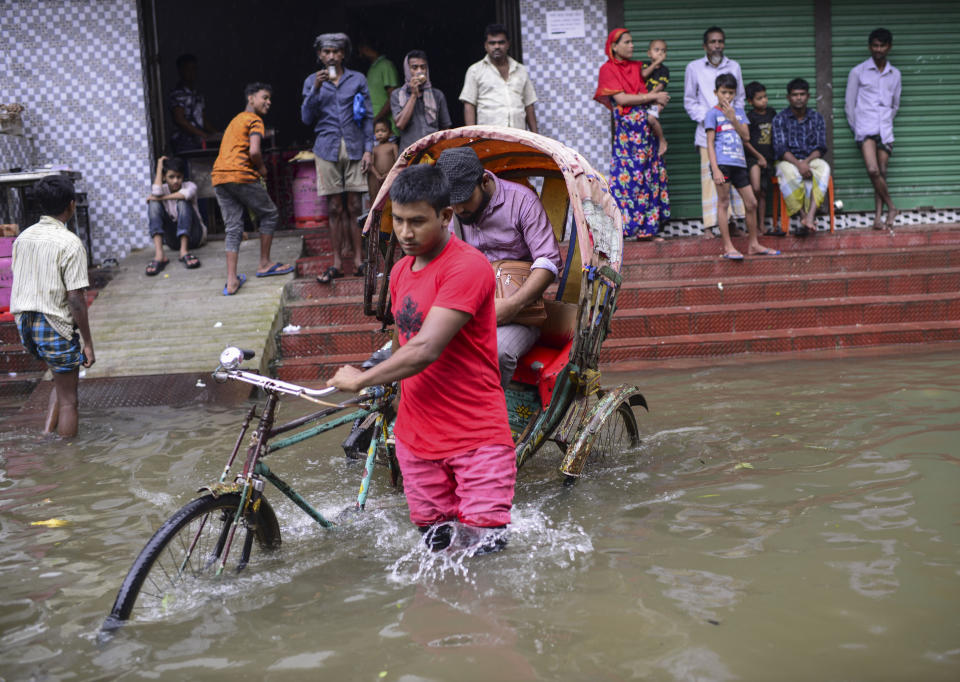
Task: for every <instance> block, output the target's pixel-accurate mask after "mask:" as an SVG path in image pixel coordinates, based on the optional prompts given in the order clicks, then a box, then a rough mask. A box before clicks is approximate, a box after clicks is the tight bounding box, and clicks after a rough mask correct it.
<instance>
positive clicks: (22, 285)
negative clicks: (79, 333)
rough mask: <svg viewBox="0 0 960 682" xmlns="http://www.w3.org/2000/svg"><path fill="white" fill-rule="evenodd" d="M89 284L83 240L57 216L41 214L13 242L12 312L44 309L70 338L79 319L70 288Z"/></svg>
mask: <svg viewBox="0 0 960 682" xmlns="http://www.w3.org/2000/svg"><path fill="white" fill-rule="evenodd" d="M88 286H90V282H89V280H88V279H87V252H86V251H85V250H84V248H83V242H81V241H80V238H79V237H77V235H75V234H74V233H73V232H71V231H70V230H68V229H67V226H66V225H64V224H63V223H61V222H60V221H59V220H57V219H56V218H52V217H50V216H48V215H45V216H43V217H41V218H40V222H38V223H37V224H35V225H31V226H30V227H28V228H27V229H26V230H24V231H23V232H21V233H20V236H19V237H17V240H16V241H15V242H14V243H13V290H12V291H11V292H10V312H11V313H14V314H15V315H16V314H17V313H24V312H28V311H36V312H38V313H43V314H44V316H46V318H47V320H49V322H50V325H51V326H52V327H53V328H54V329H56V330H57V333H58V334H60V336H62V337H64V338H65V339H70V338H72V337H73V329H74V326H75V323H74V320H73V315H71V314H70V308H69V307H68V306H67V292H68V291H74V290H76V289H85V288H86V287H88ZM18 320H19V316H18Z"/></svg>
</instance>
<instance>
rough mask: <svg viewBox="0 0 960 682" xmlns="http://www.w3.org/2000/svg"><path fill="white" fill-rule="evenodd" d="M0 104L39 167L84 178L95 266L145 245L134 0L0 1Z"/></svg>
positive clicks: (145, 167) (142, 113)
mask: <svg viewBox="0 0 960 682" xmlns="http://www.w3.org/2000/svg"><path fill="white" fill-rule="evenodd" d="M0 35H2V36H3V48H2V49H0V73H2V74H3V77H2V78H0V102H19V103H21V104H23V105H24V106H25V107H26V111H25V112H24V126H25V128H26V132H27V133H28V134H30V135H33V136H34V138H35V150H36V156H37V162H38V163H39V164H52V165H62V166H68V167H70V168H72V169H74V170H78V171H80V172H81V173H82V174H83V180H84V182H83V187H79V188H78V189H80V190H81V191H86V193H87V196H88V197H89V201H90V224H91V226H92V228H93V251H94V253H93V256H94V261H96V262H101V261H103V260H104V259H105V258H109V257H113V258H119V257H122V256H124V255H126V254H127V253H128V252H129V251H130V249H131V248H137V247H142V246H145V245H146V244H147V241H148V235H147V230H146V209H145V208H144V206H145V204H144V201H143V198H144V196H145V195H146V193H147V192H148V191H149V188H148V184H149V181H150V171H151V161H150V145H149V141H148V128H147V115H146V111H147V107H146V102H145V96H144V87H143V65H142V59H141V51H140V34H139V26H138V22H137V4H136V0H96V1H94V2H90V1H87V0H3V2H0Z"/></svg>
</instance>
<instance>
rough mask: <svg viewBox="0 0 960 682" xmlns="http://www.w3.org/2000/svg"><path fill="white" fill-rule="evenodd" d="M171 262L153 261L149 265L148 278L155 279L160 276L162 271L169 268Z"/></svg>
mask: <svg viewBox="0 0 960 682" xmlns="http://www.w3.org/2000/svg"><path fill="white" fill-rule="evenodd" d="M169 262H170V261H167V260H152V261H150V262H149V263H147V277H153V276H154V275H157V274H159V273H160V271H161V270H163V269H164V268H165V267H167V263H169Z"/></svg>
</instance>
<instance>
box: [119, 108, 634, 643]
mask: <svg viewBox="0 0 960 682" xmlns="http://www.w3.org/2000/svg"><path fill="white" fill-rule="evenodd" d="M462 145H470V146H471V147H473V148H474V150H476V152H477V155H478V156H479V157H480V160H481V162H482V163H483V165H484V167H485V168H487V169H489V170H491V171H493V172H494V173H496V174H497V175H498V176H500V177H503V178H506V179H509V180H513V181H516V182H523V183H527V184H528V185H530V186H531V187H538V188H539V196H540V200H541V202H542V203H543V206H544V208H545V210H546V213H547V216H548V218H549V220H550V223H551V225H552V227H553V229H554V233H555V234H556V236H557V239H558V241H561V242H566V248H565V250H564V251H565V252H564V253H563V256H564V260H563V263H564V266H563V269H562V271H561V273H560V277H559V281H558V282H557V283H556V285H555V287H554V288H552V289H548V294H549V295H548V297H547V298H549V300H547V301H546V302H545V303H546V306H545V307H546V309H547V319H546V321H545V322H544V325H543V327H542V329H541V334H540V338H539V340H538V342H537V344H536V345H535V346H534V347H533V348H532V349H531V350H530V352H528V353H527V354H526V355H525V356H524V357H523V358H521V359H520V362H519V364H518V366H517V369H516V372H515V373H514V376H513V381H512V382H511V383H510V386H509V387H508V389H507V390H506V400H507V406H508V413H509V419H510V427H511V431H512V432H513V434H514V438H515V442H516V446H517V448H516V450H517V465H518V467H519V466H522V465H523V463H524V462H525V461H526V460H527V459H528V458H529V457H530V456H531V455H533V453H535V452H537V451H538V450H539V449H541V448H542V447H543V446H544V445H545V444H546V443H548V442H552V443H555V444H557V445H558V446H559V447H560V449H561V451H562V453H563V455H562V459H561V462H560V471H561V473H562V475H563V478H564V481H566V482H568V483H569V482H573V481H576V480H577V479H578V478H579V477H580V476H582V475H583V474H584V473H585V472H589V470H590V468H591V467H592V466H593V465H594V464H601V463H602V461H603V460H604V459H605V458H606V456H607V455H611V454H617V455H620V454H627V455H629V453H630V451H631V449H633V448H635V447H636V446H637V445H638V444H639V440H640V439H639V434H638V428H637V421H636V418H635V416H634V413H633V408H634V407H636V406H642V407H644V408H646V402H645V401H644V398H643V396H642V395H641V394H640V391H639V389H638V388H637V387H636V386H631V385H628V384H621V385H619V386H616V387H614V388H611V389H607V388H604V387H603V386H601V384H600V371H599V369H598V368H597V361H598V357H599V353H600V345H601V344H602V343H603V340H604V338H605V337H606V335H607V333H608V332H609V331H610V320H611V318H612V317H613V313H614V311H615V310H616V303H617V292H618V289H619V286H620V282H621V279H620V273H619V270H620V266H621V261H622V253H623V238H622V218H621V215H620V211H619V209H618V208H617V206H616V204H615V203H614V200H613V197H612V196H611V195H610V193H609V190H608V189H607V184H606V181H605V180H604V179H603V178H602V177H601V176H600V175H598V174H597V173H596V172H595V171H594V170H593V169H592V168H591V167H590V165H589V164H588V163H587V162H586V161H585V160H584V159H583V158H582V157H580V155H579V154H577V153H576V152H575V151H573V150H572V149H569V148H568V147H565V146H564V145H562V144H560V143H559V142H556V141H554V140H550V139H548V138H546V137H542V136H540V135H535V134H533V133H528V132H524V131H519V130H513V129H508V128H494V127H467V128H458V129H455V130H446V131H441V132H438V133H435V134H433V135H431V136H429V137H426V138H423V139H422V140H420V141H419V142H417V143H416V144H414V145H412V146H410V147H408V148H407V149H406V150H405V151H404V152H403V154H402V155H401V157H400V159H398V161H397V163H396V164H395V166H394V167H393V169H392V170H391V171H390V173H389V174H388V176H387V178H386V180H385V182H384V185H383V187H382V188H381V190H380V193H379V194H378V195H377V197H376V200H375V202H374V205H373V208H372V210H371V212H370V214H369V216H368V218H367V221H366V224H365V228H364V232H365V235H366V269H365V280H364V296H363V299H364V311H365V312H366V313H367V314H369V315H373V316H375V317H376V318H377V319H378V320H380V321H381V323H382V324H383V325H384V326H387V325H389V324H391V323H392V316H391V311H390V299H389V290H388V286H389V275H390V269H391V268H392V266H393V264H394V262H395V261H396V260H397V259H398V257H400V256H402V253H401V252H400V251H399V249H398V245H397V241H396V238H395V237H394V235H393V233H392V230H391V212H390V199H389V190H390V186H391V185H392V183H393V180H394V179H395V178H396V177H397V175H398V174H399V173H400V171H401V170H402V169H403V168H405V167H407V166H409V165H411V164H414V163H432V162H433V161H435V160H436V158H437V156H439V154H440V152H442V151H443V150H444V149H447V148H449V147H454V146H462ZM252 357H253V353H252V352H251V351H243V350H241V349H239V348H233V347H230V348H227V349H225V350H224V351H223V352H222V353H221V355H220V362H219V365H218V367H217V368H216V370H214V372H213V377H214V379H216V380H217V381H230V380H232V381H240V382H243V383H246V384H249V385H253V386H256V387H258V388H259V389H260V390H261V391H262V392H263V393H264V394H265V396H266V398H265V400H264V403H263V405H256V404H255V405H252V406H251V407H250V408H249V410H248V411H247V414H246V417H245V418H244V419H243V421H242V423H241V425H240V432H239V434H238V436H237V439H236V442H235V444H234V447H233V450H232V452H231V453H230V455H229V457H228V459H227V462H226V465H225V466H224V468H223V470H222V471H221V473H220V477H219V480H217V481H216V482H207V483H206V484H204V485H202V486H201V487H200V488H199V490H198V492H199V493H201V495H200V496H199V497H197V498H196V499H194V500H192V501H190V502H189V503H188V504H186V505H185V506H183V507H182V508H181V509H180V510H179V511H177V512H176V513H174V514H173V515H172V516H171V517H170V518H168V519H167V520H166V521H165V522H164V523H163V524H162V525H161V526H160V528H159V529H158V530H157V531H156V532H155V533H154V535H153V537H151V538H150V540H149V541H148V542H147V544H146V546H145V547H144V548H143V550H142V551H141V552H140V554H139V555H138V556H137V558H136V559H135V560H134V563H133V566H132V567H131V568H130V570H129V571H128V572H127V575H126V577H125V579H124V580H123V583H122V584H121V586H120V590H119V592H118V594H117V597H116V600H115V601H114V604H113V607H112V608H111V611H110V615H109V617H108V618H107V620H106V621H105V623H104V625H103V629H104V631H110V630H112V629H114V628H116V627H118V626H119V625H121V624H122V623H124V622H125V621H127V620H128V619H130V618H132V617H136V614H138V613H142V612H145V613H147V614H148V617H149V614H153V615H154V616H156V615H157V614H159V616H160V617H162V616H163V615H165V614H166V613H168V611H169V610H170V609H172V608H173V607H174V605H175V604H176V603H177V602H178V601H179V600H181V599H184V598H185V599H188V600H189V599H190V595H191V594H195V593H196V591H197V588H198V587H199V586H200V585H201V583H202V581H203V580H204V579H207V578H216V577H217V576H220V575H221V574H223V573H224V572H225V571H230V572H240V571H242V570H244V569H246V568H247V567H248V565H249V564H251V563H253V562H255V561H256V560H257V559H258V558H259V556H260V554H263V553H266V552H269V550H274V549H276V548H278V547H279V546H280V531H281V529H280V523H279V521H278V518H277V515H276V514H275V513H274V511H273V507H272V505H271V504H270V502H268V500H267V498H266V496H265V494H264V490H265V484H266V483H270V484H271V485H272V486H274V488H276V489H277V490H278V491H279V492H281V493H282V494H283V495H284V496H286V497H287V498H288V499H289V500H290V501H292V502H293V503H294V504H295V505H296V506H297V507H299V508H300V509H301V510H302V511H303V512H304V513H305V514H307V515H308V516H309V517H310V518H312V519H313V520H314V521H316V522H317V523H318V524H319V525H321V526H323V527H324V528H329V527H332V526H335V525H337V524H336V523H335V522H333V521H330V520H328V519H326V518H325V517H324V516H323V514H321V513H320V511H318V510H317V509H316V508H315V507H313V506H312V505H311V504H310V503H309V502H307V500H306V499H305V498H304V497H303V496H302V495H300V493H299V492H297V491H296V490H294V489H293V487H292V486H291V485H290V484H288V483H287V482H285V481H284V480H283V479H281V478H280V476H279V475H278V474H277V473H276V472H275V471H274V470H273V469H271V468H270V467H269V466H267V464H266V463H265V461H264V460H265V459H266V458H267V457H268V456H272V455H273V453H275V452H277V451H279V450H281V449H284V448H286V447H289V446H291V445H295V444H297V443H301V442H303V441H305V440H307V439H309V438H312V437H313V436H316V435H318V434H320V433H324V432H326V431H330V430H332V429H334V428H338V427H340V426H343V425H346V424H350V423H352V424H353V428H352V430H351V432H350V435H349V436H348V438H347V441H346V442H345V443H344V449H345V450H347V454H348V455H351V453H352V454H353V456H356V457H358V458H360V459H363V460H364V461H365V465H364V468H363V476H362V479H361V483H360V490H359V493H358V494H357V497H356V502H355V505H351V510H353V509H355V510H362V509H364V507H365V505H366V501H367V495H368V493H369V490H370V483H371V478H372V476H373V473H374V469H375V467H376V464H378V463H380V464H386V465H387V466H388V467H389V469H390V473H391V480H392V483H393V484H394V485H396V484H398V483H399V479H400V471H399V467H398V466H397V461H396V457H395V455H394V452H393V438H392V425H393V420H394V417H395V411H394V409H393V406H394V401H395V398H396V393H397V391H398V386H397V385H396V384H393V385H389V386H375V387H371V388H369V389H365V390H364V391H363V392H362V393H361V394H360V395H358V396H354V397H350V398H347V399H345V400H343V401H342V402H338V403H331V402H328V399H329V398H328V396H330V395H331V394H332V393H335V392H336V389H335V388H326V389H314V388H308V387H305V386H298V385H296V384H292V383H289V382H285V381H281V380H279V379H274V378H271V377H268V376H263V375H261V374H258V373H256V372H249V371H245V370H243V369H242V367H241V365H242V363H243V362H244V360H249V359H251V358H252ZM288 396H290V397H295V398H298V399H304V400H308V401H312V402H314V403H316V404H319V405H321V406H323V409H320V410H318V411H316V412H313V413H311V414H307V415H305V416H302V417H297V418H295V419H293V420H291V421H288V422H286V423H278V422H277V420H276V417H277V410H278V407H279V405H280V402H281V400H282V399H283V398H285V397H288ZM469 409H470V408H469V405H464V412H465V418H469V414H468V412H469ZM251 428H252V431H251ZM248 433H249V436H248ZM244 443H248V446H247V448H246V450H245V454H244V456H242V457H241V456H240V452H241V449H242V447H243V444H244ZM235 465H239V466H237V467H236V468H235ZM344 513H346V510H345V511H344V512H342V513H341V514H344ZM339 520H340V519H339V518H338V521H339ZM255 549H256V550H257V551H256V552H255V551H254V550H255ZM202 589H203V588H202V587H200V591H201V592H202ZM256 589H259V587H258V586H256V585H248V587H246V588H244V589H243V590H241V591H240V594H237V595H235V597H234V598H236V599H240V600H242V599H244V598H245V596H246V594H247V593H250V592H252V591H255V590H256Z"/></svg>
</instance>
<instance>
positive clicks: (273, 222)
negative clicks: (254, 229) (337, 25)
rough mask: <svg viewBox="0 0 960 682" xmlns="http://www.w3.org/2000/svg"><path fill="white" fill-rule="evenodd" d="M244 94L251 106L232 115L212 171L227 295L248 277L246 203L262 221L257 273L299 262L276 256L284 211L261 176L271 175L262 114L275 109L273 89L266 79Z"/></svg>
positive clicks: (280, 272)
mask: <svg viewBox="0 0 960 682" xmlns="http://www.w3.org/2000/svg"><path fill="white" fill-rule="evenodd" d="M244 94H245V95H246V96H247V107H246V109H244V110H243V112H241V113H240V114H237V115H236V116H235V117H234V119H233V120H232V121H230V125H228V126H227V129H226V131H224V133H223V140H222V141H221V142H220V153H219V154H218V155H217V160H216V161H214V163H213V173H212V174H211V180H212V181H213V191H214V194H216V195H217V203H218V204H220V212H221V213H222V214H223V222H224V224H225V227H226V238H225V240H224V248H225V249H226V252H227V283H226V284H224V285H223V295H224V296H233V295H234V294H235V293H237V291H238V290H239V289H240V287H242V286H243V283H244V282H246V281H247V278H246V276H245V275H243V274H238V273H237V260H238V258H239V253H238V251H239V249H240V241H241V240H242V238H243V211H244V209H249V210H251V211H253V213H254V215H256V217H257V221H258V222H259V224H260V225H259V227H260V263H259V265H258V267H257V277H270V276H272V275H285V274H287V273H288V272H293V267H294V266H292V265H286V264H284V263H274V262H273V261H272V260H271V259H270V246H271V245H272V244H273V233H274V231H275V230H276V229H277V219H278V216H279V212H278V211H277V207H276V206H275V205H274V203H273V201H272V200H271V199H270V195H269V194H267V190H266V188H265V187H264V186H263V183H262V181H261V179H262V178H265V177H266V175H267V167H266V166H265V165H264V164H263V155H262V154H261V151H260V147H261V141H262V139H263V134H264V129H263V119H262V118H261V117H262V116H266V114H267V112H268V111H270V98H271V95H272V94H273V90H272V88H271V87H270V86H269V85H267V84H265V83H251V84H250V85H248V86H247V87H246V88H245V89H244Z"/></svg>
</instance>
